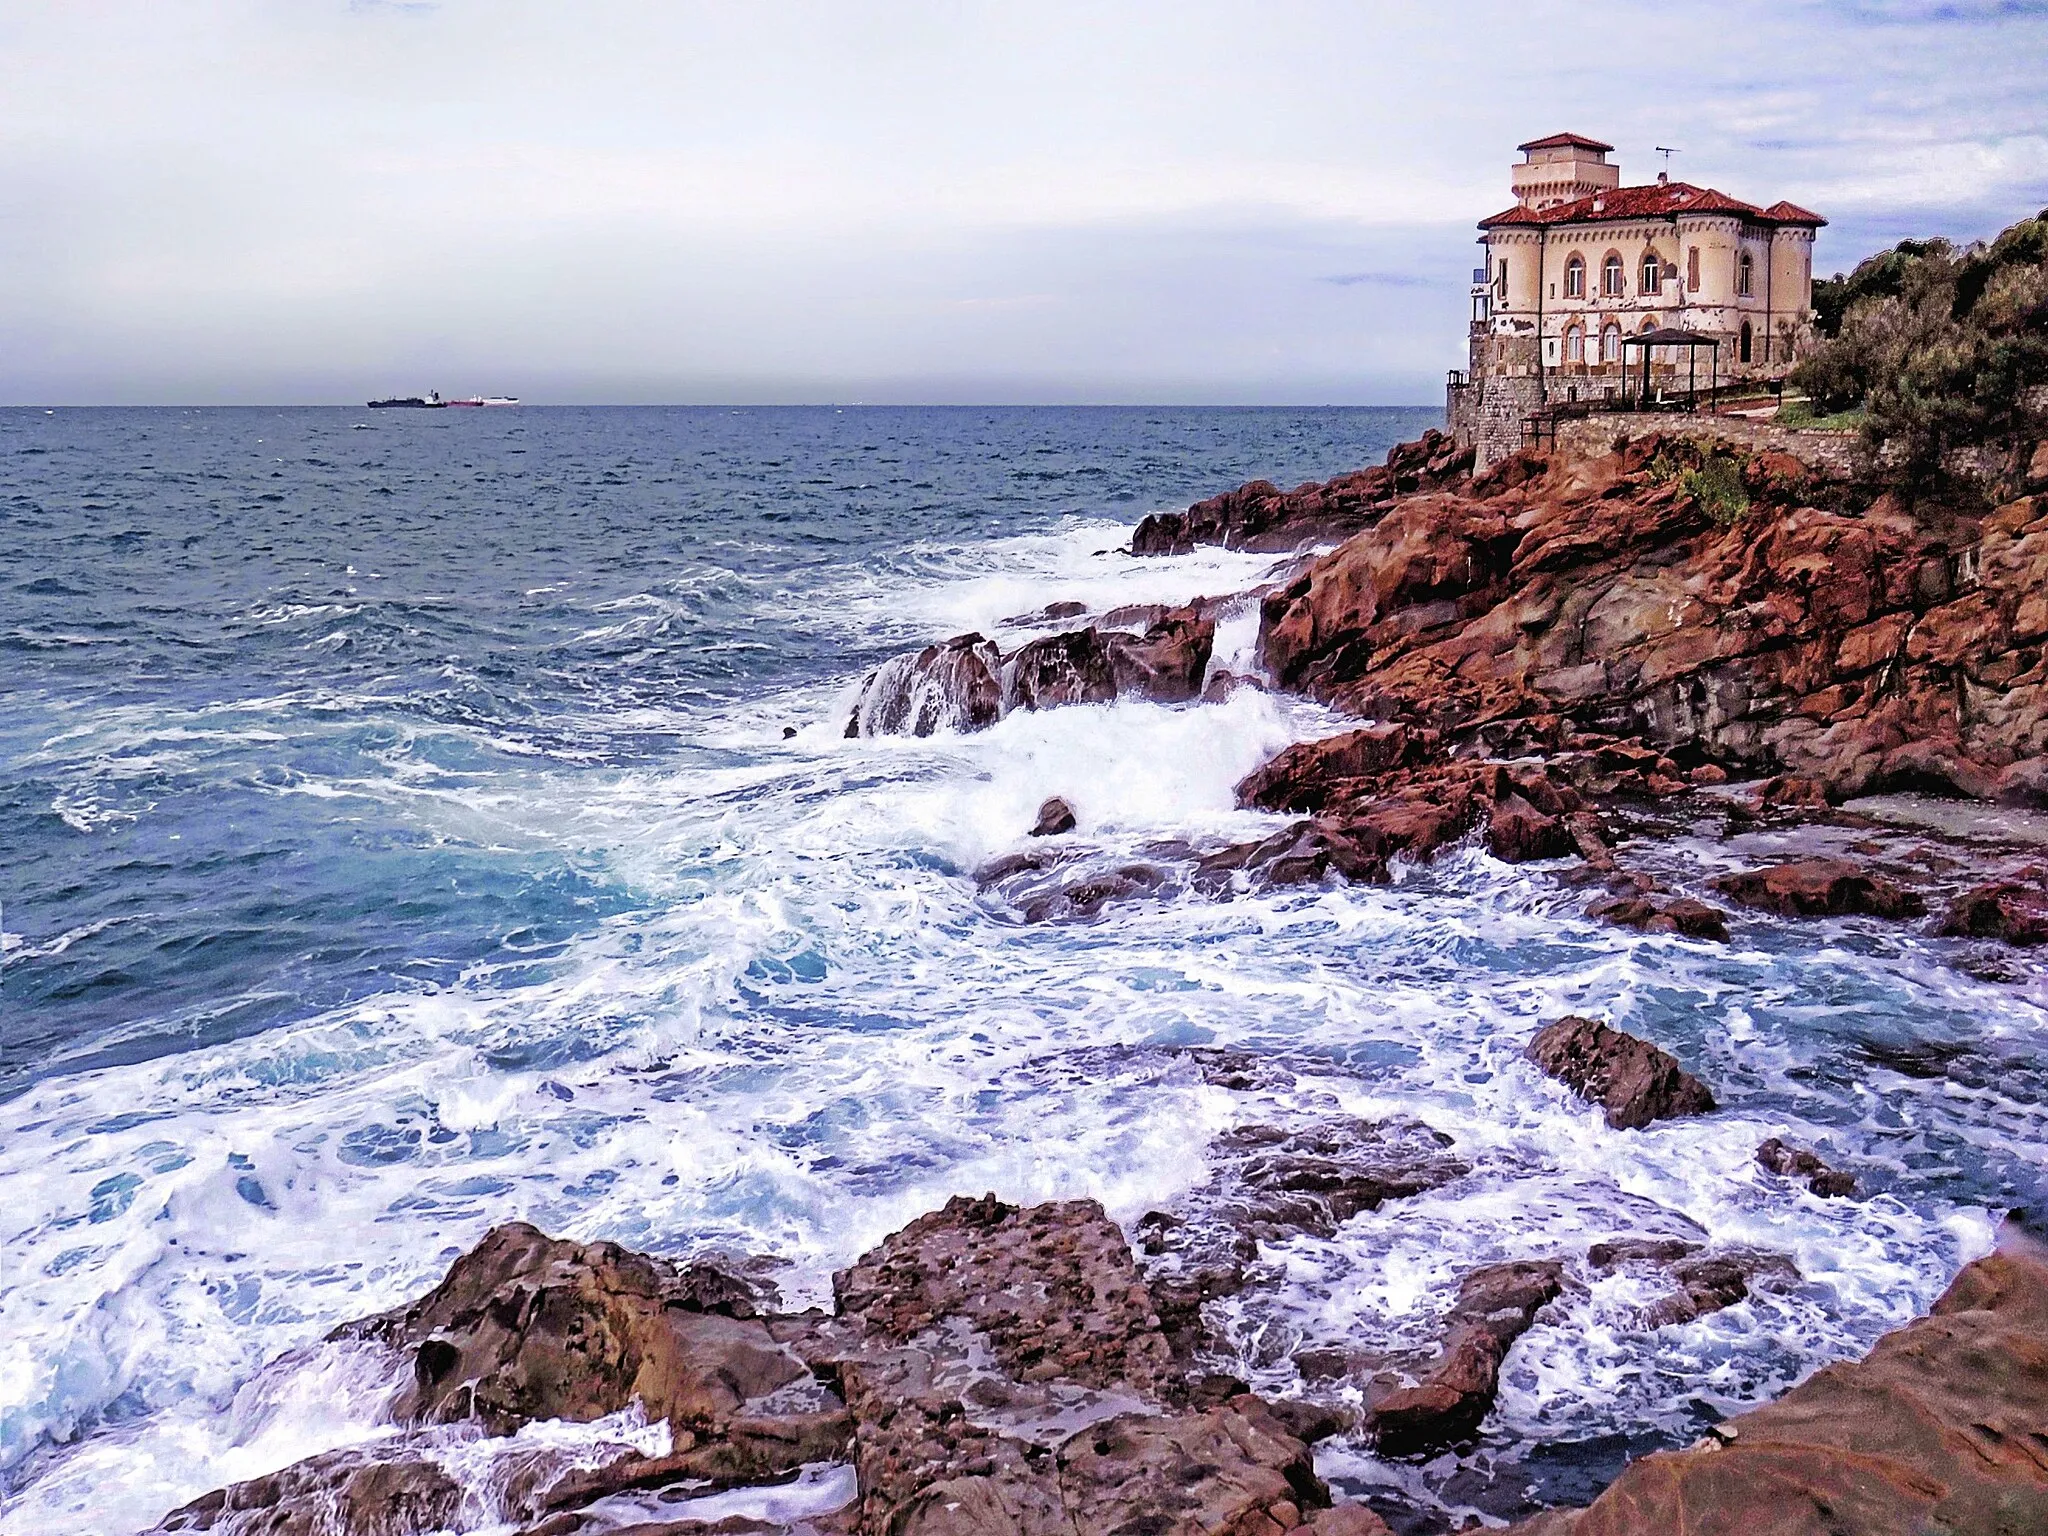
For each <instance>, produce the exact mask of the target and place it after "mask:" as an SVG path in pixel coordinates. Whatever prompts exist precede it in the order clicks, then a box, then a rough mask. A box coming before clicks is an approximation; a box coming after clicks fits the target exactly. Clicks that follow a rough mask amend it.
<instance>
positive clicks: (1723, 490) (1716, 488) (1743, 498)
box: [1678, 453, 1749, 528]
mask: <svg viewBox="0 0 2048 1536" xmlns="http://www.w3.org/2000/svg"><path fill="white" fill-rule="evenodd" d="M1678 488H1679V489H1680V490H1681V491H1683V492H1685V494H1686V495H1688V496H1690V497H1691V498H1692V499H1693V500H1694V501H1696V502H1698V503H1699V505H1700V507H1701V509H1702V510H1703V511H1705V512H1706V514H1707V516H1709V517H1711V518H1712V519H1713V520H1714V521H1715V522H1717V523H1719V524H1721V525H1722V526H1723V527H1724V528H1725V527H1726V526H1727V525H1728V524H1730V523H1732V522H1734V521H1735V520H1736V519H1737V518H1739V517H1741V516H1742V514H1743V513H1745V512H1747V511H1748V510H1749V491H1748V489H1747V487H1745V486H1744V485H1743V483H1742V466H1741V464H1739V463H1738V462H1736V460H1735V459H1734V458H1733V457H1732V456H1730V455H1728V454H1725V453H1710V454H1707V455H1706V456H1705V457H1704V458H1702V459H1701V460H1700V462H1699V464H1698V465H1697V466H1695V467H1694V468H1692V469H1687V470H1683V471H1681V472H1680V473H1679V476H1678Z"/></svg>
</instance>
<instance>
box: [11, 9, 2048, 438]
mask: <svg viewBox="0 0 2048 1536" xmlns="http://www.w3.org/2000/svg"><path fill="white" fill-rule="evenodd" d="M1560 130H1569V131H1573V132H1578V133H1585V134H1590V135H1593V136H1594V137H1597V138H1601V139H1606V140H1611V141H1612V142H1613V143H1614V144H1615V145H1616V146H1617V153H1616V155H1615V156H1614V158H1616V159H1618V160H1619V161H1620V163H1621V166H1622V172H1623V179H1624V181H1625V182H1637V181H1648V180H1650V179H1652V178H1653V177H1654V175H1655V174H1656V172H1657V170H1658V169H1659V168H1660V167H1661V166H1662V165H1663V163H1664V162H1663V160H1662V158H1661V157H1659V156H1657V155H1656V154H1655V153H1654V152H1653V151H1654V148H1655V146H1659V145H1662V146H1670V147H1672V148H1675V149H1676V150H1677V151H1678V152H1677V153H1676V154H1675V155H1673V156H1672V157H1671V160H1670V164H1671V170H1672V174H1673V175H1674V176H1676V177H1680V178H1682V179H1685V180H1688V181H1693V182H1697V183H1701V184H1703V185H1709V186H1715V187H1719V188H1720V189H1722V190H1723V191H1726V192H1729V193H1732V194H1733V195H1735V196H1737V197H1741V198H1746V199H1748V200H1750V201H1753V202H1758V203H1769V202H1774V201H1776V200H1777V199H1779V198H1790V199H1792V200H1793V201H1794V202H1797V203H1800V204H1802V205H1804V206H1806V207H1809V208H1813V209H1815V210H1817V211H1819V212H1821V213H1823V214H1825V215H1826V216H1827V217H1828V218H1829V219H1830V221H1831V223H1830V226H1829V228H1827V229H1826V230H1824V231H1823V232H1822V235H1821V239H1820V244H1819V248H1818V251H1817V259H1816V267H1817V269H1818V270H1820V271H1823V272H1825V271H1832V270H1835V269H1837V268H1844V267H1847V266H1851V265H1853V264H1854V262H1855V261H1856V260H1857V259H1858V258H1859V257H1861V256H1863V255H1866V254H1868V253H1869V252H1870V251H1872V250H1875V249H1878V248H1879V247H1881V246H1883V245H1885V244H1888V243H1890V242H1891V241H1893V240H1895V239H1898V238H1900V237H1902V236H1905V235H1924V234H1944V235H1948V236H1950V237H1951V238H1956V239H1971V238H1979V237H1982V236H1986V235H1989V234H1992V233H1995V232H1996V231H1997V230H1998V229H1999V228H2000V227H2002V226H2003V225H2005V224H2007V223H2010V222H2011V221H2012V220H2014V219H2016V218H2019V217H2023V216H2025V215H2026V214H2029V213H2032V212H2035V211H2037V210H2039V209H2040V208H2041V207H2042V206H2043V205H2044V204H2048V0H1950V3H1936V0H1774V3H1770V4H1750V3H1747V0H1711V3H1694V0H1665V3H1642V4H1611V3H1603V0H1575V3H1573V4H1569V5H1563V4H1548V3H1543V0H1526V3H1520V4H1496V3H1492V0H1479V3H1470V4H1459V3H1438V4H1434V5H1429V6H1424V5H1417V4H1404V5H1394V4H1373V3H1365V0H1351V3H1331V0H1255V3H1254V0H1243V3H1228V4H1224V3H1212V0H1171V3H1159V4H1152V3H1146V0H1128V3H1115V0H1094V3H1068V0H1028V3H1026V0H1017V3H1008V4H994V3H985V4H984V3H975V0H917V3H913V0H816V3H792V0H747V3H741V0H718V3H696V0H666V3H627V0H574V3H569V0H560V3H547V0H440V3H391V0H353V3H351V0H48V3H44V0H0V403H11V404H38V405H44V404H59V403H110V404H118V403H178V404H183V403H293V402H306V403H317V402H333V403H350V402H360V401H361V400H362V399H364V398H366V397H367V396H368V395H372V394H386V393H391V392H414V391H422V390H426V389H430V388H436V389H440V390H441V391H443V392H444V393H451V394H468V393H472V392H482V393H512V394H517V395H520V396H521V397H522V398H523V399H526V400H528V401H533V402H550V401H553V402H590V403H609V402H647V403H667V402H675V403H734V404H738V403H774V402H813V401H816V402H834V403H849V402H855V401H862V402H876V403H879V402H913V403H949V402H950V403H1009V402H1049V403H1068V402H1141V403H1183V402H1186V403H1218V404H1234V403H1245V404H1321V403H1363V404H1406V403H1428V402H1435V401H1438V400H1440V399H1441V396H1442V382H1443V375H1444V371H1445V370H1446V369H1447V368H1452V367H1456V366H1459V365H1460V363H1461V362H1462V354H1463V348H1464V318H1465V312H1466V303H1467V296H1466V294H1467V285H1468V283H1469V278H1470V269H1471V267H1472V265H1473V261H1474V257H1475V254H1476V253H1475V249H1474V246H1473V243H1472V242H1473V239H1474V237H1475V233H1476V231H1475V229H1474V224H1475V222H1476V221H1477V220H1478V219H1480V218H1482V217H1484V216H1486V215H1487V214H1489V213H1494V212H1497V211H1499V210H1500V209H1502V208H1504V207H1506V206H1508V204H1509V203H1510V202H1511V198H1510V196H1509V193H1508V190H1507V186H1508V166H1509V164H1510V163H1511V162H1512V161H1513V160H1514V159H1515V158H1516V156H1515V154H1514V149H1513V146H1514V145H1515V144H1516V143H1518V142H1520V141H1522V140H1525V139H1529V138H1532V137H1536V136H1539V135H1543V134H1548V133H1553V132H1557V131H1560Z"/></svg>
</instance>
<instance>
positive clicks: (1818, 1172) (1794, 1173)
mask: <svg viewBox="0 0 2048 1536" xmlns="http://www.w3.org/2000/svg"><path fill="white" fill-rule="evenodd" d="M1756 1160H1757V1163H1758V1165H1759V1166H1761V1167H1763V1168H1766V1169H1768V1170H1769V1171H1770V1172H1772V1173H1775V1174H1777V1175H1778V1176H1779V1177H1780V1178H1786V1179H1804V1180H1806V1187H1807V1188H1808V1189H1810V1190H1812V1191H1813V1192H1814V1193H1815V1194H1816V1195H1853V1194H1855V1193H1856V1176H1855V1175H1854V1174H1853V1173H1842V1172H1838V1171H1837V1170H1835V1169H1833V1168H1830V1167H1829V1166H1828V1165H1827V1164H1826V1163H1824V1162H1822V1161H1821V1159H1820V1156H1819V1154H1817V1153H1814V1152H1811V1151H1808V1150H1807V1149H1806V1148H1805V1147H1795V1146H1793V1145H1791V1144H1790V1143H1789V1142H1785V1141H1781V1140H1779V1139H1778V1138H1777V1137H1776V1136H1773V1137H1771V1138H1770V1140H1768V1141H1766V1142H1763V1143H1762V1144H1761V1145H1759V1146H1758V1147H1757V1149H1756Z"/></svg>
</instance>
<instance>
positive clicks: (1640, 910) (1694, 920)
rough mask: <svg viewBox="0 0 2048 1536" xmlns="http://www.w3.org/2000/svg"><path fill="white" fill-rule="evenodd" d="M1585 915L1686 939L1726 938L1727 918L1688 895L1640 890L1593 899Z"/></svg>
mask: <svg viewBox="0 0 2048 1536" xmlns="http://www.w3.org/2000/svg"><path fill="white" fill-rule="evenodd" d="M1586 915H1587V916H1588V917H1597V918H1599V919H1600V920H1601V921H1602V922H1605V923H1613V924H1615V925H1616V926H1617V927H1621V928H1640V929H1642V930H1643V931H1644V932H1645V933H1678V934H1683V935H1684V936H1685V937H1687V938H1689V939H1712V940H1715V941H1716V942H1718V943H1723V944H1725V943H1726V942H1727V941H1728V917H1727V914H1725V913H1723V912H1722V911H1720V910H1719V909H1718V908H1715V907H1710V906H1708V905H1707V904H1706V903H1705V902H1704V901H1696V900H1694V899H1693V898H1692V897H1690V896H1667V895H1661V894H1657V893H1653V892H1642V893H1637V894H1631V895H1626V896H1613V897H1609V898H1608V899H1607V900H1605V901H1596V902H1595V903H1594V904H1593V905H1592V906H1590V907H1588V908H1587V909H1586Z"/></svg>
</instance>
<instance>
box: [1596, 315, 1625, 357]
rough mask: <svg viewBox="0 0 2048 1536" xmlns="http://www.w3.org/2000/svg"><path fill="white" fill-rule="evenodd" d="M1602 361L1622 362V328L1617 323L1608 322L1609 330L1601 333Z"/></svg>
mask: <svg viewBox="0 0 2048 1536" xmlns="http://www.w3.org/2000/svg"><path fill="white" fill-rule="evenodd" d="M1600 361H1601V362H1603V363H1618V362H1620V361H1621V326H1620V325H1619V324H1617V323H1616V322H1615V321H1612V320H1610V321H1608V322H1607V329H1606V330H1604V331H1602V332H1601V333H1600Z"/></svg>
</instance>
